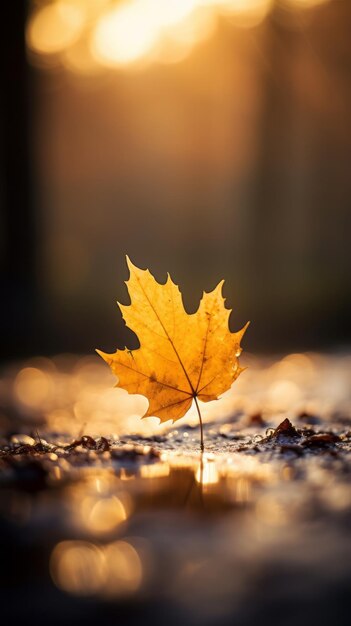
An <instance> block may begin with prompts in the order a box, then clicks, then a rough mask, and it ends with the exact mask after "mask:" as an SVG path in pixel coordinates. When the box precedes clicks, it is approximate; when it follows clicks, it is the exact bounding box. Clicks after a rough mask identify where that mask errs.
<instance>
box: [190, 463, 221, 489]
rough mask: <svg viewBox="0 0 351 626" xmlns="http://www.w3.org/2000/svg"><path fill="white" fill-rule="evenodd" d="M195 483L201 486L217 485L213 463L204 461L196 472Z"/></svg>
mask: <svg viewBox="0 0 351 626" xmlns="http://www.w3.org/2000/svg"><path fill="white" fill-rule="evenodd" d="M195 478H196V482H198V483H200V484H203V485H215V484H216V483H218V480H219V474H218V469H217V467H216V464H215V463H214V462H211V461H210V462H208V461H204V462H203V464H202V465H200V466H199V468H198V470H197V472H196V476H195Z"/></svg>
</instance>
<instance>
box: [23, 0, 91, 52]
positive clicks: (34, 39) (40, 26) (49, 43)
mask: <svg viewBox="0 0 351 626" xmlns="http://www.w3.org/2000/svg"><path fill="white" fill-rule="evenodd" d="M84 17H85V16H84V13H83V11H82V9H81V7H80V6H79V5H78V4H75V3H72V2H71V3H68V2H67V3H66V2H56V3H54V4H49V5H46V6H44V7H43V8H41V9H40V10H39V11H37V12H36V13H34V15H33V16H32V18H31V19H30V21H29V24H28V27H27V45H28V47H29V48H30V49H31V50H33V51H34V52H37V53H39V54H54V53H58V52H61V51H62V50H64V49H65V48H67V47H68V46H70V45H71V44H72V43H74V42H75V41H76V40H77V39H78V37H79V36H80V34H81V32H82V29H83V26H84V21H85V20H84Z"/></svg>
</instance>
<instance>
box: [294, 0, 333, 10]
mask: <svg viewBox="0 0 351 626" xmlns="http://www.w3.org/2000/svg"><path fill="white" fill-rule="evenodd" d="M327 2H329V0H285V3H286V4H288V5H291V6H292V7H293V8H297V9H313V7H316V6H319V5H320V4H326V3H327Z"/></svg>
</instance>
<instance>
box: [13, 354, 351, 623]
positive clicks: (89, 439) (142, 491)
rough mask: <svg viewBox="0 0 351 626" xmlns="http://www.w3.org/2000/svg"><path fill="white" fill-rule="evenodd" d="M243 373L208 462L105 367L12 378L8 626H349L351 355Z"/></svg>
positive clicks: (217, 410) (79, 364) (220, 419)
mask: <svg viewBox="0 0 351 626" xmlns="http://www.w3.org/2000/svg"><path fill="white" fill-rule="evenodd" d="M244 364H245V365H247V364H248V365H250V369H249V370H248V371H247V372H245V373H244V374H243V375H242V377H241V379H239V380H238V381H237V383H236V384H235V385H234V386H233V388H232V390H231V391H230V392H229V393H228V394H226V395H225V396H224V397H223V399H221V400H220V401H218V402H214V403H211V404H209V405H206V406H203V407H202V408H203V411H204V419H205V446H206V450H205V454H204V455H201V454H200V452H199V428H198V425H197V422H196V415H195V413H190V415H189V416H188V418H186V419H183V420H181V421H179V422H178V423H177V424H175V425H173V426H172V425H168V424H166V425H162V426H158V420H153V419H148V420H142V421H140V419H139V417H138V413H139V414H140V413H142V411H143V407H144V404H143V403H144V402H145V401H144V400H143V399H141V398H132V397H130V396H128V395H127V394H125V393H124V392H123V391H121V390H118V389H111V384H113V379H111V377H110V374H109V372H108V371H107V368H104V366H103V365H100V364H99V363H97V362H96V360H95V359H94V358H90V357H89V358H83V359H79V360H77V359H76V358H75V357H70V356H68V355H65V356H62V355H61V356H60V357H57V358H56V359H53V360H51V361H48V360H46V359H35V360H32V361H30V362H28V363H25V364H20V365H16V366H13V367H11V368H5V369H4V371H3V375H2V379H1V381H0V391H1V394H2V395H1V413H0V424H1V426H2V432H3V436H2V438H1V439H0V531H1V532H0V547H1V554H2V567H1V574H0V576H1V589H2V607H3V616H4V619H5V623H10V624H12V623H13V624H18V623H20V622H26V621H30V622H34V623H35V622H37V623H47V624H54V625H55V624H61V623H66V624H84V623H86V624H93V623H94V622H98V623H101V624H122V625H124V624H132V625H134V624H137V623H139V622H140V623H150V624H160V623H162V622H166V623H167V624H170V625H171V626H173V624H174V625H178V624H194V625H197V624H199V625H200V624H205V625H206V624H209V625H212V624H219V625H222V624H223V625H227V624H228V626H229V625H230V624H238V625H241V624H242V625H243V626H251V625H252V626H253V625H256V624H259V623H261V624H262V623H263V624H266V623H267V624H273V625H275V624H276V625H277V626H278V625H279V626H280V625H290V624H297V623H299V624H302V625H304V624H306V625H307V624H309V625H311V624H322V625H324V624H325V625H327V624H328V626H329V625H330V624H337V625H338V626H339V625H343V624H345V625H346V624H350V623H351V559H350V557H351V533H350V529H351V480H350V479H351V454H350V452H351V410H350V407H351V395H350V377H351V368H350V365H351V358H350V357H349V356H347V355H339V356H335V355H334V356H332V355H329V356H327V355H316V354H313V355H312V354H308V355H305V354H298V355H289V356H287V357H284V358H281V359H276V360H274V359H255V358H253V357H247V362H246V363H244Z"/></svg>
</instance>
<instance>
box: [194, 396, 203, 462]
mask: <svg viewBox="0 0 351 626" xmlns="http://www.w3.org/2000/svg"><path fill="white" fill-rule="evenodd" d="M193 397H194V400H195V405H196V409H197V413H198V416H199V421H200V448H201V452H203V451H204V449H205V446H204V429H203V425H202V417H201V412H200V407H199V403H198V401H197V397H196V396H195V395H194V396H193Z"/></svg>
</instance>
